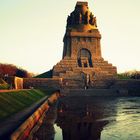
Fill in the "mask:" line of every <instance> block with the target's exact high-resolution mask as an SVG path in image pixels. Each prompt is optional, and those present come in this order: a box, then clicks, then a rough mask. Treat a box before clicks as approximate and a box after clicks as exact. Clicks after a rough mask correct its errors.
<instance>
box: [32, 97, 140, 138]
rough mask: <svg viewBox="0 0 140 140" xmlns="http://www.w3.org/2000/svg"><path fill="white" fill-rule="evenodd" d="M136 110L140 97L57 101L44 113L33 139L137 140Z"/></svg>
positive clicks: (139, 121)
mask: <svg viewBox="0 0 140 140" xmlns="http://www.w3.org/2000/svg"><path fill="white" fill-rule="evenodd" d="M139 109H140V98H139V97H137V98H134V97H133V98H111V97H105V98H101V97H64V98H60V99H59V101H58V104H56V105H54V106H52V107H51V109H50V110H49V112H48V113H47V115H46V117H45V118H44V121H43V124H42V126H41V127H40V129H39V130H38V131H37V132H36V133H35V137H34V139H38V140H54V139H55V140H100V139H101V140H139V139H140V133H139V130H140V125H139V124H140V110H139ZM54 123H55V124H54Z"/></svg>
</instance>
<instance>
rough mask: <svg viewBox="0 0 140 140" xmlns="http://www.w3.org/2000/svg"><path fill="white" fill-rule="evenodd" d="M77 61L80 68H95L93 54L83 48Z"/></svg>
mask: <svg viewBox="0 0 140 140" xmlns="http://www.w3.org/2000/svg"><path fill="white" fill-rule="evenodd" d="M77 61H78V66H79V67H93V65H92V59H91V53H90V51H89V50H88V49H85V48H82V49H81V50H80V51H79V52H78V57H77Z"/></svg>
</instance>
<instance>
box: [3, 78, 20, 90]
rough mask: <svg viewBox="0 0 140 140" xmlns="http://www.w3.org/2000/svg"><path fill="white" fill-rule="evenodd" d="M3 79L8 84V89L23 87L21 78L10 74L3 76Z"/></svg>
mask: <svg viewBox="0 0 140 140" xmlns="http://www.w3.org/2000/svg"><path fill="white" fill-rule="evenodd" d="M4 80H5V81H6V82H7V83H8V84H9V86H10V89H23V78H20V77H16V76H10V77H5V78H4Z"/></svg>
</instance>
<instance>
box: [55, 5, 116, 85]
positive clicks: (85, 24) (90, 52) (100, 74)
mask: <svg viewBox="0 0 140 140" xmlns="http://www.w3.org/2000/svg"><path fill="white" fill-rule="evenodd" d="M100 40H101V34H100V32H99V30H98V28H97V20H96V17H95V16H94V14H92V12H90V10H89V8H88V3H87V2H77V4H76V6H75V10H74V11H73V12H72V13H71V14H70V16H68V18H67V26H66V33H65V35H64V39H63V42H64V48H63V57H62V60H61V61H60V62H59V63H57V64H56V65H55V66H54V67H53V78H61V80H62V81H61V82H63V81H65V82H63V84H65V86H69V87H74V86H77V87H80V86H81V87H82V86H84V85H86V86H89V87H90V86H91V87H101V86H106V84H107V81H111V80H114V79H115V77H116V74H117V68H116V67H115V66H112V64H110V63H108V62H107V61H105V60H104V59H103V57H102V54H101V44H100Z"/></svg>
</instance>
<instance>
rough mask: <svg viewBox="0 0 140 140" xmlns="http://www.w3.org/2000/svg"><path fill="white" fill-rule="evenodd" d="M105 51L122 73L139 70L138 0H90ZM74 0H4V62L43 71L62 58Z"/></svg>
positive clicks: (0, 41) (0, 58)
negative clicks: (67, 21) (67, 22)
mask: <svg viewBox="0 0 140 140" xmlns="http://www.w3.org/2000/svg"><path fill="white" fill-rule="evenodd" d="M88 2H89V9H90V10H91V11H92V12H93V13H94V15H95V16H96V17H97V24H98V29H99V30H100V33H101V34H102V40H101V46H102V55H103V57H104V59H105V60H108V61H109V62H110V63H113V65H115V66H117V68H118V72H123V71H126V70H134V69H136V70H140V55H139V54H140V0H88ZM75 4H76V0H60V1H59V0H0V62H2V63H12V64H15V65H18V66H21V67H23V68H24V69H27V70H29V71H30V72H35V73H42V72H45V71H47V70H49V69H51V68H52V67H53V65H55V64H56V63H57V62H59V61H60V59H61V58H62V50H63V36H64V33H65V27H66V19H67V16H68V15H69V14H70V13H71V12H72V11H73V10H74V7H75Z"/></svg>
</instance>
